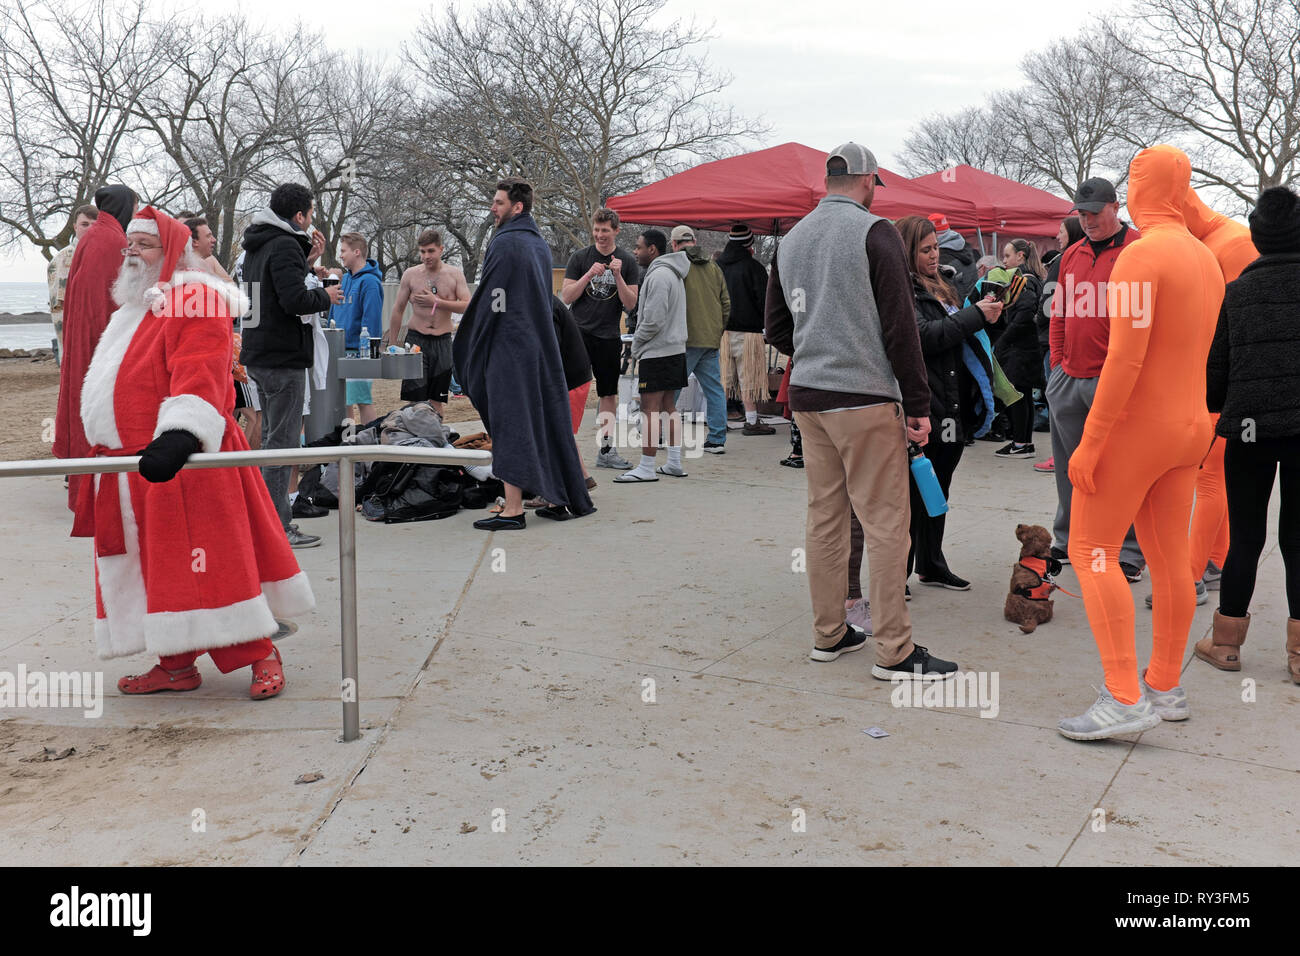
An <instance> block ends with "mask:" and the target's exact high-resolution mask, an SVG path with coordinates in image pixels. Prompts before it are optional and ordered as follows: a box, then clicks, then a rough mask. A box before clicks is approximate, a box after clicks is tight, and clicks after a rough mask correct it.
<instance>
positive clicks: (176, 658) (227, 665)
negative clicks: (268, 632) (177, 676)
mask: <svg viewBox="0 0 1300 956" xmlns="http://www.w3.org/2000/svg"><path fill="white" fill-rule="evenodd" d="M274 648H275V645H274V644H272V643H271V639H270V638H269V637H259V638H258V639H257V640H255V641H248V642H247V643H245V644H232V645H230V646H229V647H214V648H211V649H210V650H206V651H186V652H185V653H184V654H169V655H168V656H166V657H159V658H158V663H160V664H162V666H163V668H164V669H165V670H169V671H179V670H184V669H185V668H187V667H190V666H192V665H193V664H194V661H195V660H197V659H198V656H199V655H200V654H207V655H209V656H210V657H211V658H212V663H214V664H216V665H217V670H219V671H221V673H223V674H229V673H230V672H231V671H237V670H239V669H240V668H241V667H248V666H249V665H251V664H256V663H257V662H258V661H261V660H265V659H266V658H268V657H270V656H271V651H272V650H273V649H274Z"/></svg>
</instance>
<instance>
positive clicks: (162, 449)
mask: <svg viewBox="0 0 1300 956" xmlns="http://www.w3.org/2000/svg"><path fill="white" fill-rule="evenodd" d="M200 447H202V446H201V445H200V444H199V440H198V439H197V438H195V437H194V436H193V435H191V434H190V433H189V432H186V431H179V430H177V431H169V432H163V433H162V434H161V435H159V436H158V437H157V438H155V439H154V440H153V441H151V442H150V443H149V447H148V448H146V449H145V450H144V451H142V452H140V474H141V475H143V476H144V480H145V481H154V482H158V481H171V480H172V479H173V478H175V477H176V473H177V472H178V471H180V470H181V467H182V466H183V465H184V464H185V462H186V461H187V460H188V459H189V457H190V455H192V454H194V453H195V452H196V451H198V450H199V448H200Z"/></svg>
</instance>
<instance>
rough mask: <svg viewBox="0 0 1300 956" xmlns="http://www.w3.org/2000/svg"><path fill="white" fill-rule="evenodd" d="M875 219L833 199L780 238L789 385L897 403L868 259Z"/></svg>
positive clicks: (844, 198) (842, 198)
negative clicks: (789, 334)
mask: <svg viewBox="0 0 1300 956" xmlns="http://www.w3.org/2000/svg"><path fill="white" fill-rule="evenodd" d="M879 221H880V217H879V216H873V215H872V214H871V213H870V212H868V211H867V210H866V209H864V208H863V207H862V206H860V205H859V204H858V203H856V202H854V201H853V200H852V199H849V198H848V197H847V196H837V195H833V194H832V195H829V196H827V197H826V198H825V199H823V200H822V201H821V202H820V203H818V204H817V208H815V209H814V210H813V211H812V212H810V213H809V214H808V215H806V216H804V217H803V219H802V220H800V221H799V223H798V224H797V225H796V226H795V227H794V228H793V229H791V230H790V234H789V235H787V236H786V237H785V238H784V239H783V240H781V246H780V249H779V251H778V253H777V265H778V270H777V271H778V272H779V273H780V277H781V290H782V291H783V292H784V293H785V301H786V303H787V304H788V305H789V307H790V312H791V314H792V315H793V316H794V371H792V372H791V373H790V384H791V385H798V386H801V387H803V388H819V389H825V390H826V391H830V392H851V393H856V394H861V395H881V396H888V397H890V398H893V399H894V400H895V401H902V392H901V391H900V390H899V388H898V379H896V378H895V377H894V368H893V366H892V365H891V364H890V362H889V356H888V355H886V354H885V342H884V337H883V336H882V334H881V331H880V313H879V312H878V311H877V310H876V297H875V295H874V294H873V293H872V289H871V272H870V270H869V268H868V265H869V263H868V262H867V231H868V230H869V229H870V228H871V227H872V226H873V225H875V224H876V223H877V222H879Z"/></svg>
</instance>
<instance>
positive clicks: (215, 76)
mask: <svg viewBox="0 0 1300 956" xmlns="http://www.w3.org/2000/svg"><path fill="white" fill-rule="evenodd" d="M156 42H157V43H158V45H159V47H161V48H162V49H165V50H166V51H167V52H168V57H169V62H168V73H167V78H166V80H165V81H163V82H161V83H158V84H156V85H155V86H154V87H153V88H151V89H150V90H149V92H148V94H147V95H145V96H142V97H141V98H140V99H139V101H138V102H137V104H136V107H135V111H136V114H137V116H138V117H139V119H140V121H141V122H142V123H143V124H145V125H146V126H147V127H148V128H149V129H150V130H151V131H152V133H153V134H154V137H155V138H156V142H157V144H158V145H160V146H161V148H162V152H163V154H164V155H165V156H167V157H168V159H169V160H170V161H171V163H173V164H174V167H175V173H176V176H175V177H174V180H175V183H176V186H175V187H174V188H172V189H170V190H159V191H158V192H157V193H156V194H155V195H156V197H157V198H159V199H160V200H165V199H166V198H172V197H180V196H183V197H185V198H184V200H183V201H184V202H185V203H186V204H187V205H188V204H189V203H190V201H192V202H193V203H194V204H195V205H197V207H198V209H200V210H202V212H203V213H204V215H206V216H207V217H208V219H209V222H210V224H211V226H212V229H213V232H215V233H216V234H217V242H218V245H217V257H218V258H219V259H220V260H222V261H223V262H225V261H229V257H230V250H231V245H232V243H233V242H234V240H235V238H236V237H235V219H236V215H237V213H238V212H239V211H240V201H241V197H242V195H243V192H244V189H245V187H246V186H247V185H249V184H250V182H255V181H256V177H257V176H258V174H259V173H261V172H263V171H264V170H265V169H266V168H267V167H268V166H269V165H270V164H271V163H272V162H273V161H274V160H275V159H276V158H277V157H278V156H279V155H280V154H281V152H282V151H283V150H285V149H287V148H289V147H290V146H291V144H293V143H294V142H295V141H296V139H297V138H300V137H301V136H302V135H303V131H302V129H301V124H302V123H303V122H305V119H304V118H305V117H310V116H312V114H313V110H312V109H310V108H305V104H307V103H309V102H315V101H316V99H315V96H316V90H317V88H318V87H317V84H316V82H315V81H311V80H307V79H306V77H307V76H308V70H309V69H313V68H314V67H315V64H316V63H317V61H319V60H320V59H321V58H322V57H323V54H322V52H321V40H320V37H319V35H317V34H312V33H307V32H304V31H303V30H301V29H295V30H294V31H291V33H290V35H289V36H287V37H284V38H279V39H271V38H270V37H268V36H266V35H264V34H262V33H260V32H259V31H258V30H257V29H256V28H255V27H253V26H252V25H250V24H249V22H248V21H247V20H246V19H245V18H244V17H243V16H235V17H233V18H230V17H226V18H222V19H221V20H220V21H214V20H205V19H197V20H194V21H192V22H190V23H188V24H180V25H178V24H177V23H176V22H175V21H172V22H169V23H168V24H167V26H166V28H165V32H164V31H163V30H162V29H161V28H160V32H159V36H158V37H157V39H156Z"/></svg>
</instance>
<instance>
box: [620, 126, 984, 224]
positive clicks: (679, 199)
mask: <svg viewBox="0 0 1300 956" xmlns="http://www.w3.org/2000/svg"><path fill="white" fill-rule="evenodd" d="M880 178H881V179H882V180H883V181H884V183H885V185H884V187H883V188H878V191H877V192H876V197H875V199H874V200H873V201H872V203H871V211H872V212H873V213H875V214H876V215H877V216H884V217H885V218H887V219H897V218H899V217H900V216H908V215H920V216H925V215H929V214H930V213H932V212H944V213H947V214H949V215H951V214H952V212H958V213H963V214H964V215H965V216H966V218H967V219H969V220H972V221H973V220H974V219H975V218H976V212H975V208H974V206H972V205H971V204H970V203H968V202H966V201H964V200H954V199H952V198H951V197H948V196H947V195H946V194H945V193H942V192H940V191H938V190H935V189H933V188H931V187H929V186H926V185H923V184H922V185H918V183H917V182H916V181H915V180H910V179H907V178H905V177H903V176H899V175H898V174H897V173H891V172H890V171H889V170H886V169H882V170H881V171H880ZM825 179H826V153H825V152H824V151H822V150H819V149H812V148H811V147H808V146H803V145H801V144H799V143H784V144H782V145H780V146H773V147H771V148H769V149H760V150H758V151H757V152H753V153H745V154H743V155H741V156H732V157H730V158H728V159H719V160H715V161H714V162H711V163H704V164H702V165H700V166H694V167H692V168H691V169H688V170H685V171H683V172H680V173H677V174H676V175H674V176H669V177H667V178H666V179H661V180H660V181H659V182H657V183H652V184H650V185H649V186H644V187H642V188H641V189H638V190H636V191H635V192H630V193H628V194H627V195H625V196H614V197H611V198H610V200H609V203H608V205H609V208H610V209H613V210H614V211H615V212H617V213H618V214H619V216H620V217H621V218H623V219H625V220H627V221H628V222H634V223H638V224H640V225H645V226H676V225H687V226H691V227H692V228H694V229H710V230H716V231H721V232H726V231H727V230H728V229H730V228H731V225H732V223H737V222H743V223H745V224H746V225H748V226H749V228H750V229H751V230H753V231H754V232H755V233H758V234H760V235H784V234H785V233H787V232H789V231H790V229H791V227H792V226H794V224H795V223H796V222H798V221H799V220H800V219H802V218H803V217H804V216H806V215H807V214H808V213H809V212H811V211H812V209H813V207H814V206H816V205H817V203H818V202H819V201H820V200H821V198H822V197H823V196H825V195H826V185H825Z"/></svg>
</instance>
